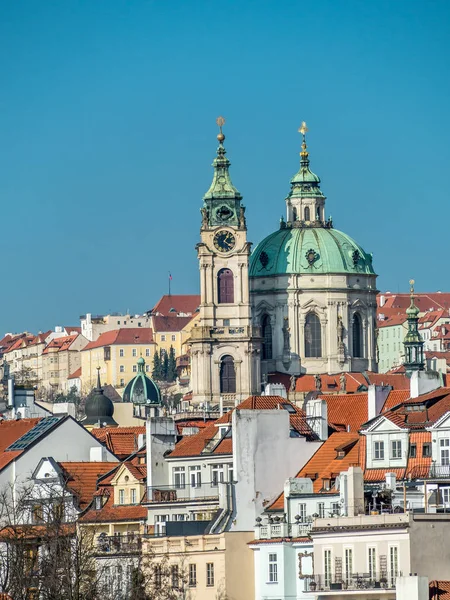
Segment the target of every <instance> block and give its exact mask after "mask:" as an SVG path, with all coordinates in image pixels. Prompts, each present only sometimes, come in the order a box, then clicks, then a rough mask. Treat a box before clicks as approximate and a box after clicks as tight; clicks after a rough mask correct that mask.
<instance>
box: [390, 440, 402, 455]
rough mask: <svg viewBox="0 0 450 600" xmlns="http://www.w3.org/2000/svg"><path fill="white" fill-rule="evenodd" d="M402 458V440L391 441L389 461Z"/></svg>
mask: <svg viewBox="0 0 450 600" xmlns="http://www.w3.org/2000/svg"><path fill="white" fill-rule="evenodd" d="M401 457H402V440H391V459H392V460H398V459H399V458H401Z"/></svg>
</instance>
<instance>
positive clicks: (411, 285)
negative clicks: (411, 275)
mask: <svg viewBox="0 0 450 600" xmlns="http://www.w3.org/2000/svg"><path fill="white" fill-rule="evenodd" d="M415 283H416V282H415V281H414V279H410V280H409V285H410V288H409V291H410V292H411V296H412V295H413V294H414V284H415Z"/></svg>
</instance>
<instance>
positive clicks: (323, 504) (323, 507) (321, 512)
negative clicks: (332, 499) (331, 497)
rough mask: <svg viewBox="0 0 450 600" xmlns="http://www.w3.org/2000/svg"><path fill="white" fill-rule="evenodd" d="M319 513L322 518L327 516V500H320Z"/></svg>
mask: <svg viewBox="0 0 450 600" xmlns="http://www.w3.org/2000/svg"><path fill="white" fill-rule="evenodd" d="M317 514H318V515H319V518H320V519H323V518H324V517H325V502H319V503H318V504H317Z"/></svg>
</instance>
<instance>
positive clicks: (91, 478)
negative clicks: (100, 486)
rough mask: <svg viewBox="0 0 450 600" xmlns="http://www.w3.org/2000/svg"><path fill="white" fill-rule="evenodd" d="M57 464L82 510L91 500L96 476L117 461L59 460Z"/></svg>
mask: <svg viewBox="0 0 450 600" xmlns="http://www.w3.org/2000/svg"><path fill="white" fill-rule="evenodd" d="M59 465H60V466H61V468H62V469H63V472H64V475H65V476H66V484H67V487H68V488H69V489H70V490H72V492H74V493H75V495H76V496H77V498H78V503H79V506H80V508H81V509H82V510H84V509H85V508H87V506H89V504H90V503H91V502H92V498H93V496H94V492H95V490H96V489H97V480H98V478H99V477H100V476H102V475H105V473H108V472H109V471H112V470H113V469H116V468H117V463H111V462H60V463H59Z"/></svg>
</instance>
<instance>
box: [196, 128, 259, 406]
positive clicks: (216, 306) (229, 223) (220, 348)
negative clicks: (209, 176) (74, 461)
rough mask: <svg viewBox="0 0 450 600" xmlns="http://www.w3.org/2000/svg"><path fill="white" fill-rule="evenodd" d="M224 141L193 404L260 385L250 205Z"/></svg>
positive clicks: (202, 263)
mask: <svg viewBox="0 0 450 600" xmlns="http://www.w3.org/2000/svg"><path fill="white" fill-rule="evenodd" d="M224 124H225V119H224V118H223V117H219V118H218V119H217V125H218V126H219V134H218V136H217V139H218V141H219V147H218V148H217V156H216V158H215V159H214V162H213V165H212V166H213V167H214V175H213V180H212V183H211V186H210V188H209V190H208V191H207V192H206V194H205V195H204V196H203V207H202V208H201V215H202V221H201V228H200V242H199V243H198V244H197V254H198V260H199V267H200V294H201V303H200V319H199V323H198V325H197V327H194V328H193V330H192V334H191V339H190V352H191V385H192V392H193V399H192V402H193V404H200V403H205V402H209V403H210V404H212V405H215V404H219V402H220V400H222V402H223V404H224V406H234V405H235V403H237V402H240V401H242V400H244V399H245V398H247V397H248V396H250V395H252V394H257V393H259V391H260V348H261V340H260V337H259V328H254V327H252V322H251V312H250V297H249V280H248V264H249V256H250V247H251V244H250V242H248V241H247V226H246V221H245V207H244V206H243V204H242V202H241V201H242V196H241V194H240V193H239V192H238V190H237V189H236V188H235V187H234V185H233V184H232V182H231V178H230V173H229V168H230V161H229V160H228V158H226V151H225V147H224V145H223V143H224V141H225V136H224V134H223V133H222V127H223V125H224Z"/></svg>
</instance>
